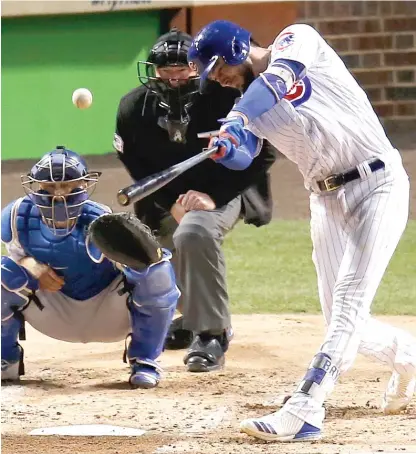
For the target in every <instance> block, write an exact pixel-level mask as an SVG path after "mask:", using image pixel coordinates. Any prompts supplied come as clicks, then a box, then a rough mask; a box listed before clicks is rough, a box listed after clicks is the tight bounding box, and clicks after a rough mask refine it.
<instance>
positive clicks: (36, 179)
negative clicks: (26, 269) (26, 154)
mask: <svg viewBox="0 0 416 454" xmlns="http://www.w3.org/2000/svg"><path fill="white" fill-rule="evenodd" d="M100 175H101V172H88V169H87V165H86V163H85V161H84V160H83V159H82V158H81V157H80V156H79V155H78V154H77V153H75V152H73V151H71V150H67V149H66V148H65V147H63V146H57V147H56V149H55V150H53V151H50V152H49V153H46V154H45V155H44V156H42V158H41V159H40V161H39V162H37V163H36V164H35V165H34V166H33V167H32V169H31V171H30V172H29V173H28V174H27V175H22V176H21V181H22V185H23V188H24V190H25V192H26V194H27V195H28V196H29V197H30V199H31V200H32V201H33V203H34V204H35V205H36V206H37V207H38V209H39V211H40V213H41V215H42V219H43V221H44V223H45V224H46V225H47V227H49V229H50V230H51V231H52V232H53V234H54V235H57V236H66V235H68V234H69V233H71V231H72V230H73V229H74V227H75V225H76V220H77V219H78V217H79V216H80V214H81V212H82V206H83V204H84V203H85V202H86V201H87V200H88V199H89V197H90V196H91V194H92V192H93V191H94V189H95V185H96V183H97V181H98V178H99V176H100Z"/></svg>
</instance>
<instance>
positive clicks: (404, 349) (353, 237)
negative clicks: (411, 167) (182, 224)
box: [285, 161, 416, 427]
mask: <svg viewBox="0 0 416 454" xmlns="http://www.w3.org/2000/svg"><path fill="white" fill-rule="evenodd" d="M310 206H311V236H312V241H313V247H314V250H313V261H314V264H315V267H316V272H317V278H318V289H319V297H320V302H321V306H322V311H323V313H324V316H325V319H326V322H327V325H328V328H327V333H326V336H325V339H324V342H323V344H322V346H321V349H320V352H322V353H326V354H327V355H329V357H330V358H331V360H332V364H333V365H335V366H336V367H337V368H338V370H339V372H340V373H343V372H345V371H346V370H347V369H348V368H349V367H350V366H351V365H352V363H353V362H354V360H355V358H356V355H357V352H360V353H363V354H365V355H366V356H369V357H373V358H375V359H377V360H379V361H381V362H383V363H385V364H387V365H388V366H389V367H390V368H391V369H394V370H396V371H397V372H398V373H415V372H416V339H415V338H414V337H413V336H411V335H410V334H409V333H407V332H405V331H403V330H401V329H397V328H394V327H393V326H390V325H388V324H385V323H381V322H379V321H377V320H375V319H373V318H372V317H371V316H370V308H371V304H372V301H373V298H374V296H375V293H376V291H377V288H378V286H379V284H380V282H381V279H382V277H383V274H384V272H385V270H386V268H387V265H388V264H389V262H390V259H391V257H392V255H393V253H394V250H395V249H396V246H397V244H398V242H399V240H400V237H401V236H402V233H403V231H404V229H405V227H406V223H407V219H408V211H409V180H408V176H407V174H406V172H405V170H404V168H403V166H402V164H401V162H400V161H399V162H397V161H396V162H393V163H387V164H386V168H385V169H383V170H379V171H377V172H374V173H373V174H371V175H370V176H369V177H368V178H367V179H365V180H356V181H353V182H351V183H348V184H346V185H345V186H344V187H342V188H341V189H339V190H338V191H335V192H331V193H326V194H311V196H310ZM396 303H397V304H398V305H400V301H397V302H396ZM333 385H334V383H328V384H327V385H325V384H323V385H321V386H324V387H325V386H327V391H326V390H322V391H323V395H327V394H329V393H330V392H331V390H332V387H333ZM325 391H326V392H325ZM309 400H311V399H309ZM288 404H289V405H287V406H285V408H286V409H287V410H288V411H289V412H290V413H292V414H295V415H296V416H299V417H300V418H302V419H303V420H305V421H307V422H309V423H310V424H313V425H316V426H318V427H319V426H320V425H321V424H322V421H319V419H321V418H322V411H320V410H319V407H321V405H315V404H314V402H311V401H309V402H308V399H307V398H306V397H302V395H299V396H297V397H296V398H295V399H291V400H290V401H289V402H288ZM317 419H318V420H317Z"/></svg>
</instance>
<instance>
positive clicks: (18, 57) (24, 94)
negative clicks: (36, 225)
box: [1, 11, 159, 159]
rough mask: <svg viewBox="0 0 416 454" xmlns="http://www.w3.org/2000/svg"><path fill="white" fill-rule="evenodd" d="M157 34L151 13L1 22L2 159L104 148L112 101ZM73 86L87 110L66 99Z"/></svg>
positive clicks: (133, 78)
mask: <svg viewBox="0 0 416 454" xmlns="http://www.w3.org/2000/svg"><path fill="white" fill-rule="evenodd" d="M158 33H159V13H158V12H157V11H151V12H143V11H139V12H136V11H129V12H126V13H124V12H123V13H108V14H94V15H76V16H49V17H30V18H28V17H25V18H18V19H17V18H11V19H2V27H1V34H2V62H1V63H2V65H1V66H2V68H1V69H2V77H1V79H2V80H1V83H2V87H1V90H2V101H1V109H2V112H1V113H2V119H1V122H2V123H1V126H2V128H1V131H2V137H1V141H2V143H1V145H2V159H21V158H36V157H39V156H41V155H42V154H43V153H45V152H47V151H49V150H51V149H53V148H54V147H55V146H56V145H65V146H67V147H68V148H72V149H73V150H75V151H77V152H79V153H80V154H101V153H108V152H110V151H112V138H113V134H114V125H115V116H116V111H117V106H118V102H119V100H120V97H121V96H122V95H123V94H124V93H126V92H127V91H128V90H130V89H131V88H133V87H135V86H136V85H138V84H139V82H138V79H137V72H136V62H137V60H139V59H146V57H147V54H148V51H149V49H150V47H151V45H152V44H153V42H154V41H155V40H156V38H157V36H158ZM79 87H86V88H88V89H90V90H91V91H92V93H93V98H94V99H93V104H92V106H91V107H90V108H89V109H85V110H80V109H77V108H76V107H75V106H74V105H73V104H72V101H71V98H72V92H73V91H74V90H75V89H76V88H79Z"/></svg>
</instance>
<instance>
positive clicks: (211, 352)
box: [183, 333, 228, 372]
mask: <svg viewBox="0 0 416 454" xmlns="http://www.w3.org/2000/svg"><path fill="white" fill-rule="evenodd" d="M227 348H228V339H227V337H226V335H225V334H224V335H222V336H214V335H210V334H209V333H208V334H207V333H201V334H199V335H197V336H195V339H194V341H193V342H192V344H191V346H190V347H189V350H188V353H187V355H186V356H185V358H184V360H183V361H184V363H185V365H186V368H187V369H188V371H189V372H211V371H214V370H219V369H222V368H223V367H224V363H225V355H224V353H225V352H226V351H227Z"/></svg>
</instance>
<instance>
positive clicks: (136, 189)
mask: <svg viewBox="0 0 416 454" xmlns="http://www.w3.org/2000/svg"><path fill="white" fill-rule="evenodd" d="M217 150H218V148H217V147H211V148H207V149H205V150H203V151H201V153H198V154H197V155H195V156H192V157H191V158H189V159H187V160H186V161H183V162H180V163H179V164H175V165H174V166H172V167H169V168H168V169H166V170H163V171H162V172H158V173H155V174H153V175H150V176H149V177H146V178H143V179H142V180H139V181H137V182H136V183H133V184H131V185H130V186H127V187H126V188H123V189H120V191H118V193H117V201H118V203H119V204H120V205H121V206H128V205H130V204H132V203H134V202H138V201H139V200H142V199H144V198H145V197H147V196H148V195H150V194H153V193H154V192H156V191H157V190H158V189H160V188H162V187H163V186H165V185H167V184H168V183H169V182H171V181H172V180H173V179H175V178H176V177H178V176H179V175H181V174H182V173H183V172H185V171H186V170H188V169H190V168H191V167H194V166H195V165H197V164H199V163H200V162H202V161H204V160H205V159H207V158H209V157H210V156H212V155H213V154H214V153H216V152H217Z"/></svg>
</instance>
